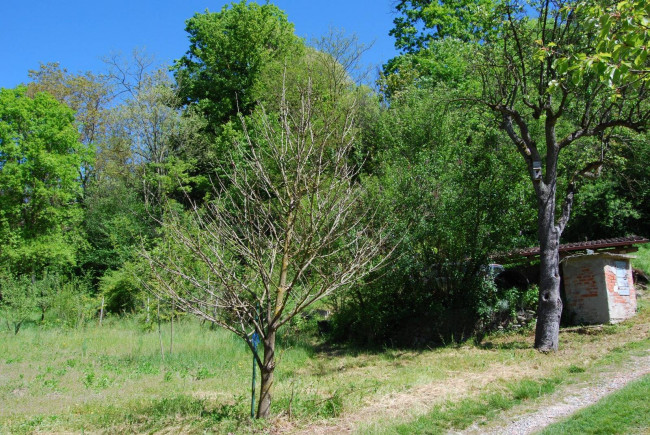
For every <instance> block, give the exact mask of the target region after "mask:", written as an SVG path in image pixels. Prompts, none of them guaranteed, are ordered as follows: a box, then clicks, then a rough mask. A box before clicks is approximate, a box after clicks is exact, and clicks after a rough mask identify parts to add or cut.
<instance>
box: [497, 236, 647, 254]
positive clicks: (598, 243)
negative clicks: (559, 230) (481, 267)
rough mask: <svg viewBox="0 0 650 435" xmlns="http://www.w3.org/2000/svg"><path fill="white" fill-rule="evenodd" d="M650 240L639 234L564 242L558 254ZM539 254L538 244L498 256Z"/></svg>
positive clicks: (629, 244)
mask: <svg viewBox="0 0 650 435" xmlns="http://www.w3.org/2000/svg"><path fill="white" fill-rule="evenodd" d="M648 242H650V240H648V239H646V238H645V237H641V236H628V237H616V238H614V239H602V240H589V241H586V242H575V243H565V244H563V245H560V248H559V251H560V254H562V253H564V252H571V251H584V250H586V249H592V250H594V251H595V250H598V249H609V248H616V247H623V246H632V245H636V244H641V243H648ZM536 255H539V246H537V247H534V248H525V249H516V250H514V251H511V252H509V253H507V254H505V255H498V257H502V258H503V257H506V258H507V257H510V258H512V257H534V256H536Z"/></svg>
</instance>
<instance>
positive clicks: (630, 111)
mask: <svg viewBox="0 0 650 435" xmlns="http://www.w3.org/2000/svg"><path fill="white" fill-rule="evenodd" d="M624 3H625V2H620V4H624ZM583 4H584V3H583ZM577 5H578V3H576V2H573V1H565V2H559V3H558V2H551V1H545V2H542V3H541V4H540V5H530V7H531V8H533V10H534V11H536V13H537V16H536V17H534V18H531V17H530V11H527V12H526V11H525V10H524V9H523V8H522V7H521V5H519V4H517V3H514V2H513V3H508V4H507V5H506V10H505V15H504V21H503V25H502V27H501V29H502V33H501V38H500V40H499V41H498V42H497V41H495V42H493V43H489V44H485V45H484V46H482V47H481V50H480V53H481V57H480V63H479V64H477V71H479V73H480V74H481V77H482V80H483V83H484V87H483V93H482V96H481V97H480V98H479V99H478V101H480V102H482V103H483V104H485V105H486V106H487V107H489V108H490V109H491V110H492V111H493V113H495V114H496V115H497V116H498V117H499V120H500V123H501V128H503V130H504V131H505V132H506V133H507V134H508V136H509V137H510V139H511V141H512V143H513V144H514V145H515V147H516V149H517V150H518V151H519V153H520V155H521V156H522V157H523V159H524V161H525V162H526V165H527V170H528V173H529V175H530V179H531V181H532V185H533V188H534V191H535V194H536V196H537V205H538V207H537V209H538V225H537V227H538V238H539V243H540V252H541V254H540V270H541V272H540V294H539V305H538V306H539V308H538V320H537V329H536V333H535V347H536V348H537V349H539V350H542V351H551V350H553V351H554V350H557V348H558V334H559V323H560V316H561V313H562V301H561V299H560V288H559V287H560V273H559V253H558V247H559V244H560V237H561V235H562V233H563V231H564V229H565V227H566V225H567V223H568V222H569V218H570V215H571V209H572V207H573V202H574V195H575V193H576V190H577V186H578V185H579V184H580V182H581V179H582V178H584V177H593V176H594V175H595V174H597V173H598V172H599V171H600V168H601V167H602V166H603V164H604V161H605V158H607V157H608V156H609V155H610V153H611V149H612V144H613V143H615V142H616V141H617V136H618V135H617V132H618V130H619V129H629V130H634V131H642V130H644V129H645V128H646V127H647V123H648V120H649V117H650V112H649V111H648V109H649V105H648V95H649V94H648V90H647V87H646V86H645V79H644V78H640V77H637V76H636V75H634V74H627V72H626V71H625V68H626V67H625V64H626V63H628V62H635V61H636V60H635V58H636V51H634V50H629V51H627V55H624V54H622V53H621V56H623V57H621V58H620V59H619V62H618V63H617V64H616V65H609V66H606V65H603V64H601V63H595V62H590V61H588V60H585V59H588V58H589V57H590V56H597V57H599V58H610V57H611V56H614V55H615V54H614V53H608V52H606V51H603V52H601V51H600V50H601V49H603V48H607V47H608V45H607V42H606V40H607V36H605V35H604V34H603V33H602V32H601V31H600V29H595V28H593V27H592V26H591V25H590V23H591V22H592V20H593V19H594V18H595V17H594V16H593V15H592V13H591V11H590V10H589V9H588V8H582V7H578V8H576V6H577ZM596 30H597V31H596ZM631 34H633V35H634V38H635V40H634V42H635V43H636V38H640V39H641V44H642V45H646V46H647V45H649V44H650V39H649V38H648V34H647V32H644V31H638V32H632V33H631ZM644 65H645V63H644ZM561 155H564V156H565V158H566V160H564V159H561V158H560V156H561Z"/></svg>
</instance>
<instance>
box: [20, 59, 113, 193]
mask: <svg viewBox="0 0 650 435" xmlns="http://www.w3.org/2000/svg"><path fill="white" fill-rule="evenodd" d="M29 77H30V78H31V79H32V81H31V82H30V83H28V84H27V92H26V95H28V96H30V97H33V96H34V95H36V94H37V93H39V92H47V93H48V94H50V95H52V96H53V97H54V98H56V99H57V101H59V102H61V103H65V104H66V105H67V106H68V107H70V108H71V109H72V110H74V113H75V122H76V125H77V128H78V130H79V133H80V140H81V142H82V143H83V144H85V145H87V147H88V152H90V153H94V152H101V149H102V144H101V143H100V142H101V141H102V140H103V139H104V137H105V132H106V127H107V123H108V120H107V115H108V106H109V104H110V102H111V100H112V99H113V92H112V86H111V85H110V83H108V80H107V77H106V76H105V75H101V74H100V75H97V74H93V73H92V72H86V73H83V74H71V73H69V72H68V71H67V70H66V69H65V68H62V67H61V65H59V64H58V63H47V64H41V65H40V68H39V69H37V70H30V71H29ZM84 161H85V163H84V165H83V166H82V167H81V168H80V177H81V180H82V185H83V187H84V189H85V187H86V186H87V185H88V182H89V181H90V179H91V178H92V177H93V176H94V174H95V166H94V165H92V166H91V163H93V159H91V158H85V159H84Z"/></svg>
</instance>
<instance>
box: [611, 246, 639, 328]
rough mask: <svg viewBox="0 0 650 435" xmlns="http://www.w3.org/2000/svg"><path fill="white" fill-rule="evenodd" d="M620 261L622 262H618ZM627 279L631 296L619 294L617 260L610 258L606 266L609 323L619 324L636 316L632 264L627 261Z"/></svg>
mask: <svg viewBox="0 0 650 435" xmlns="http://www.w3.org/2000/svg"><path fill="white" fill-rule="evenodd" d="M618 261H620V260H618ZM625 265H626V272H625V279H626V281H627V286H628V289H629V295H625V294H621V293H624V292H619V289H618V285H617V284H618V281H617V276H616V269H617V265H616V259H613V258H609V259H607V260H606V264H605V282H606V283H607V301H608V305H609V321H610V322H611V323H618V322H621V321H623V320H625V319H628V318H630V317H632V316H634V315H635V314H636V290H635V288H634V278H633V276H632V267H631V266H630V262H629V260H628V261H625Z"/></svg>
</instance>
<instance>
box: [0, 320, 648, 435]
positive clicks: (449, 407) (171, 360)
mask: <svg viewBox="0 0 650 435" xmlns="http://www.w3.org/2000/svg"><path fill="white" fill-rule="evenodd" d="M649 319H650V316H649V315H648V312H647V310H644V311H642V312H641V313H640V314H639V315H638V316H637V317H636V318H634V319H633V320H631V321H629V322H625V323H623V324H620V325H612V326H607V327H605V328H602V330H601V331H600V332H598V333H594V334H584V333H581V332H580V331H578V330H575V331H565V332H563V333H562V334H561V337H560V340H561V349H560V351H559V352H558V353H557V354H553V355H544V354H540V353H538V352H537V351H535V350H533V349H532V343H533V332H532V331H531V330H526V331H523V332H520V333H510V334H496V335H493V336H490V337H487V338H486V339H485V340H484V342H483V344H482V345H474V344H471V343H460V344H451V345H448V346H447V347H444V348H438V349H430V350H424V351H412V350H400V349H385V350H384V351H382V352H365V351H360V350H357V349H351V348H345V347H342V348H327V347H323V346H322V344H321V343H319V341H318V340H317V339H316V338H314V337H306V338H305V337H303V338H302V339H297V338H295V337H294V338H291V339H288V338H287V337H286V335H285V337H284V339H282V338H281V339H280V343H279V346H278V355H277V356H278V361H277V369H276V382H275V385H274V389H275V394H274V401H273V414H274V417H273V418H272V419H270V420H269V421H267V422H258V421H254V422H253V421H251V420H250V418H249V413H250V386H251V369H252V356H251V354H250V351H249V350H248V349H247V348H246V346H245V345H244V344H243V343H242V342H241V341H240V340H239V339H237V338H236V337H234V336H233V335H232V334H229V333H227V332H225V331H221V330H216V331H213V330H210V329H209V328H208V327H207V326H202V325H200V324H199V323H198V322H196V321H194V320H191V319H185V320H183V321H180V322H176V323H175V324H174V343H173V352H171V353H170V325H169V324H166V325H163V334H162V337H160V336H159V335H158V333H157V331H156V329H155V328H153V330H147V329H145V328H143V325H142V324H141V323H138V322H136V321H135V320H132V319H118V318H113V319H110V321H108V322H105V324H104V325H103V326H102V327H99V326H98V325H96V324H92V325H86V326H85V327H83V328H79V329H60V328H49V329H48V328H39V327H36V326H33V325H29V326H26V327H25V328H24V329H22V330H21V331H20V332H19V333H18V334H17V335H14V334H13V333H12V332H9V331H8V330H7V329H6V328H3V329H2V330H1V331H0V433H16V434H20V433H34V432H76V433H81V432H88V433H92V432H104V433H141V432H155V431H165V432H167V433H204V432H206V431H207V432H212V433H229V432H234V433H238V434H239V433H244V434H245V433H252V432H255V433H265V432H274V433H275V432H280V431H284V430H307V431H308V430H309V428H310V426H311V425H318V424H323V422H330V424H335V422H336V421H339V420H346V421H347V423H346V424H349V425H352V426H354V427H357V428H359V430H361V431H362V432H368V433H408V432H409V431H411V433H412V431H413V430H416V431H418V430H419V429H418V428H421V427H431V428H439V429H440V430H443V431H444V430H449V429H450V428H461V427H466V426H467V425H468V424H471V423H472V422H474V421H489V420H490V419H493V418H495V416H497V415H498V412H499V411H500V410H502V409H508V408H509V407H512V406H514V405H515V404H518V403H521V402H522V401H527V400H534V399H535V398H536V397H538V396H540V395H544V394H548V393H549V392H551V391H553V390H554V389H555V388H556V386H557V385H560V384H562V383H565V382H571V379H572V378H573V377H576V376H585V375H589V373H590V371H591V370H595V368H596V367H597V366H598V365H599V364H603V363H608V364H609V363H617V362H618V363H621V364H622V363H623V360H624V358H625V355H627V354H629V353H630V352H635V351H638V350H639V349H640V348H647V347H650V344H649V342H648V339H647V337H648V333H649V329H650V327H649V325H648V324H649V323H650V322H649ZM160 338H162V342H163V350H164V358H163V355H161V344H160ZM432 388H433V389H436V388H437V389H439V391H440V394H439V396H436V395H434V396H431V395H430V396H428V398H427V403H426V409H424V410H423V412H422V413H420V414H417V413H413V412H410V411H409V412H399V413H398V415H397V416H392V417H390V418H389V419H390V424H387V423H386V420H385V418H386V415H384V414H382V413H381V412H379V413H376V414H373V413H372V412H365V413H362V412H360V411H362V410H368V409H372V408H371V407H372V406H373V404H376V403H377V402H382V401H385V400H393V399H387V398H392V397H393V395H395V394H400V393H405V392H407V393H408V394H412V392H414V391H415V392H417V391H420V390H422V391H430V390H431V389H432ZM369 407H370V408H369ZM332 422H333V423H332ZM379 429H381V430H379ZM433 433H437V432H435V431H434V432H433Z"/></svg>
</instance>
